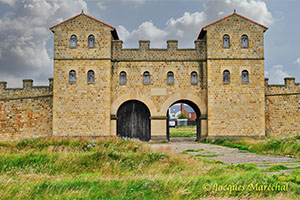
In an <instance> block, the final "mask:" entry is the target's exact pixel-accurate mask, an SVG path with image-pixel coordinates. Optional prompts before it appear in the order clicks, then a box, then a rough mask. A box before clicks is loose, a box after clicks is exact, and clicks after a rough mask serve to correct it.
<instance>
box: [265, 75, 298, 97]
mask: <svg viewBox="0 0 300 200" xmlns="http://www.w3.org/2000/svg"><path fill="white" fill-rule="evenodd" d="M268 81H269V79H268V78H265V93H266V95H272V94H292V93H300V87H299V86H300V83H296V82H295V78H294V77H287V78H284V85H277V84H271V85H269V83H268Z"/></svg>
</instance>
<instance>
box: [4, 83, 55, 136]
mask: <svg viewBox="0 0 300 200" xmlns="http://www.w3.org/2000/svg"><path fill="white" fill-rule="evenodd" d="M6 84H7V83H6V82H0V141H5V140H14V139H22V138H31V137H39V136H49V135H51V134H52V108H53V103H52V101H53V96H52V86H53V79H49V86H33V81H32V80H23V88H7V87H6Z"/></svg>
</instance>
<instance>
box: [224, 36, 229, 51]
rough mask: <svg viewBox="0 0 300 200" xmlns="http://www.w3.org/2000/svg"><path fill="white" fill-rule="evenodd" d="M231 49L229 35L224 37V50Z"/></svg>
mask: <svg viewBox="0 0 300 200" xmlns="http://www.w3.org/2000/svg"><path fill="white" fill-rule="evenodd" d="M229 47H230V37H229V35H224V36H223V48H229Z"/></svg>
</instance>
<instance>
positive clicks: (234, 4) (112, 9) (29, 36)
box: [0, 0, 300, 87]
mask: <svg viewBox="0 0 300 200" xmlns="http://www.w3.org/2000/svg"><path fill="white" fill-rule="evenodd" d="M299 8H300V1H298V0H0V81H7V82H8V86H9V87H21V86H22V79H25V78H26V79H28V78H29V79H33V80H34V85H47V84H48V78H49V77H52V76H53V75H52V73H53V61H52V59H53V34H52V33H51V31H49V29H48V28H49V27H50V26H52V25H55V24H57V23H58V22H60V21H62V20H65V19H67V18H70V17H72V16H73V15H76V14H78V13H80V12H81V10H82V9H84V11H85V12H86V13H88V14H90V15H92V16H94V17H96V18H98V19H101V20H102V21H105V22H107V23H109V24H111V25H113V26H115V27H116V28H117V30H118V34H119V36H120V39H121V40H123V41H124V45H123V46H124V47H138V40H142V39H146V40H150V41H151V47H156V48H157V47H166V40H170V39H177V40H178V41H179V47H184V48H185V47H191V48H192V47H194V45H193V42H194V40H195V39H196V37H197V34H198V33H199V31H200V30H201V27H203V26H205V25H206V24H208V23H211V22H212V21H215V20H217V19H219V18H221V17H224V16H226V15H228V14H231V13H232V12H233V9H237V12H238V13H239V14H241V15H244V16H246V17H248V18H250V19H252V20H255V21H257V22H259V23H262V24H264V25H266V26H268V27H269V30H268V31H267V32H266V33H265V59H266V60H265V76H266V77H268V78H269V79H270V81H269V82H270V83H274V84H283V78H284V77H296V82H299V81H300V37H299V35H300V26H299V25H298V24H299V22H298V20H299V18H300V12H299Z"/></svg>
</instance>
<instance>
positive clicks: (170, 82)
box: [167, 71, 174, 85]
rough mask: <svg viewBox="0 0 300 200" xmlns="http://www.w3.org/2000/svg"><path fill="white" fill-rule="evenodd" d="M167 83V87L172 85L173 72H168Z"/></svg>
mask: <svg viewBox="0 0 300 200" xmlns="http://www.w3.org/2000/svg"><path fill="white" fill-rule="evenodd" d="M167 83H168V84H169V85H172V84H174V73H173V72H171V71H170V72H168V74H167Z"/></svg>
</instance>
